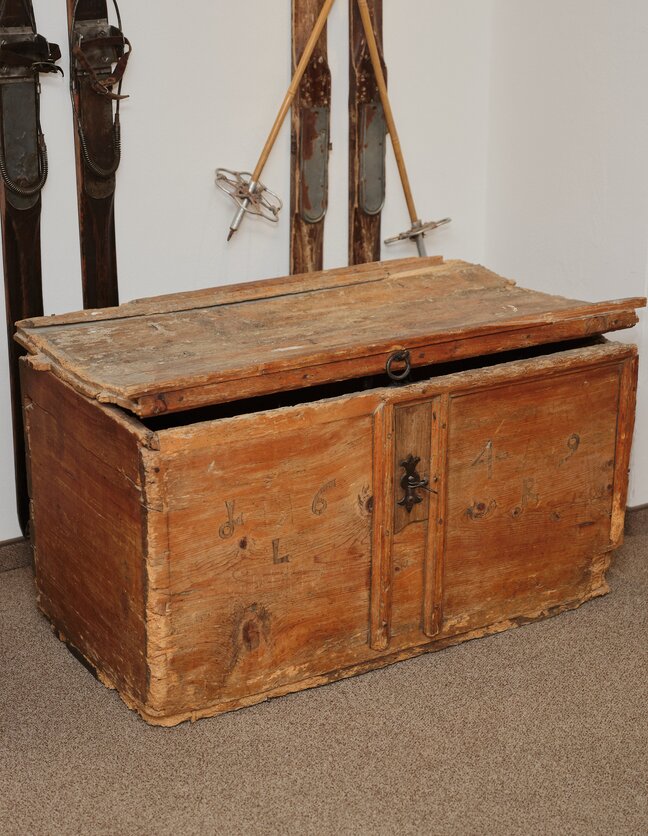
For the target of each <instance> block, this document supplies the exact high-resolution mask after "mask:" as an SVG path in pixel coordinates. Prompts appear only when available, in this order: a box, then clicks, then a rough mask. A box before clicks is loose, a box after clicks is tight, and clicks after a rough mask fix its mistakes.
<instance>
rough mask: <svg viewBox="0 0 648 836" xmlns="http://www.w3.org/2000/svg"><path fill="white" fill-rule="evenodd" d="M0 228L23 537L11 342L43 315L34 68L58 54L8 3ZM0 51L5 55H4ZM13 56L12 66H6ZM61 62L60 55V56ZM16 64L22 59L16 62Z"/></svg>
mask: <svg viewBox="0 0 648 836" xmlns="http://www.w3.org/2000/svg"><path fill="white" fill-rule="evenodd" d="M0 40H1V42H2V50H3V55H2V57H1V58H0V65H1V70H2V72H1V74H0V150H1V151H2V158H3V176H2V177H0V221H1V223H2V256H3V267H4V290H5V294H4V295H5V315H6V324H7V337H8V357H9V392H10V397H11V417H12V434H13V451H14V474H15V485H16V507H17V512H18V522H19V525H20V528H21V530H22V531H23V533H24V534H26V533H27V527H28V523H29V497H28V493H27V477H26V470H25V440H24V425H23V414H22V405H21V396H20V373H19V359H20V357H21V355H22V354H24V352H23V351H22V350H21V349H20V348H19V346H18V345H17V344H16V342H15V341H14V335H15V331H16V329H15V322H16V321H18V320H20V319H24V318H26V317H31V316H36V317H40V316H42V315H43V291H42V271H41V243H40V218H41V206H42V200H41V192H42V189H43V186H44V185H45V181H46V178H47V170H46V167H45V169H44V168H43V161H44V159H43V153H45V154H46V150H45V145H44V138H43V136H42V131H41V127H40V123H39V112H40V102H39V95H40V87H39V81H38V73H39V71H40V70H36V71H35V70H34V67H32V66H31V62H34V66H36V65H37V63H38V62H43V63H41V64H40V67H41V68H42V71H43V72H45V71H47V70H46V67H47V66H48V65H47V63H46V62H47V61H48V59H49V60H52V63H53V60H54V59H55V52H56V51H57V50H58V47H55V45H52V44H47V43H41V44H40V46H37V45H36V44H37V41H36V24H35V20H34V10H33V8H32V4H31V2H24V0H7V1H6V2H4V3H3V4H2V8H1V9H0ZM5 51H6V52H5ZM12 54H13V59H12V58H10V57H9V56H11V55H12ZM58 54H60V53H58ZM16 56H22V60H21V59H20V58H18V59H16Z"/></svg>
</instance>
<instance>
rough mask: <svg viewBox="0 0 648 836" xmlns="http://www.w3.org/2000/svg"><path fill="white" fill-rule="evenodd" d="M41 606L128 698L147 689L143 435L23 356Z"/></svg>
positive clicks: (68, 638) (56, 625)
mask: <svg viewBox="0 0 648 836" xmlns="http://www.w3.org/2000/svg"><path fill="white" fill-rule="evenodd" d="M22 385H23V395H24V408H25V418H26V421H25V423H26V430H27V447H28V452H29V457H30V467H29V475H30V496H31V506H32V528H33V530H32V538H33V541H34V555H35V571H36V586H37V589H38V596H39V605H40V607H41V609H42V610H43V611H44V613H45V614H46V615H47V616H48V617H49V618H50V619H51V620H52V622H53V624H54V626H55V627H56V629H57V631H58V632H59V635H60V636H61V637H62V638H63V639H65V640H66V641H68V642H70V643H71V644H72V645H73V646H74V647H75V648H76V649H77V650H79V651H80V652H81V653H82V654H83V656H84V657H85V658H86V659H88V660H89V661H90V663H91V664H92V665H93V666H94V667H96V668H97V669H98V670H100V671H101V673H102V676H103V679H104V681H106V682H108V683H111V684H112V685H115V686H116V687H117V688H119V690H120V692H123V693H124V694H125V695H126V696H127V697H129V696H130V697H131V698H135V699H138V700H141V699H142V698H143V697H144V695H145V691H146V677H147V670H146V659H145V649H146V641H145V619H144V607H145V601H144V598H145V590H144V586H145V584H144V574H143V560H142V483H141V478H140V472H139V468H138V461H139V455H138V450H139V446H140V439H138V437H137V434H136V433H135V432H134V431H131V430H130V429H129V428H128V426H127V422H126V421H123V420H119V418H118V417H117V415H116V411H114V410H108V409H105V408H103V407H101V406H98V405H97V404H93V403H92V402H90V401H88V400H86V399H85V398H83V397H82V396H80V395H78V394H77V393H76V392H74V390H73V389H72V388H71V387H69V386H67V385H66V384H65V383H62V382H61V381H60V380H58V379H56V378H55V377H54V376H53V375H52V374H50V373H49V372H44V371H37V370H36V369H34V368H33V367H32V366H31V365H30V364H29V363H27V362H25V361H23V368H22Z"/></svg>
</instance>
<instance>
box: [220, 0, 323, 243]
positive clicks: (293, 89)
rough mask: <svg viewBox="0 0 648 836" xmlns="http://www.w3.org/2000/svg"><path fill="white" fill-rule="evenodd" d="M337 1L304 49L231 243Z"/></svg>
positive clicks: (241, 207)
mask: <svg viewBox="0 0 648 836" xmlns="http://www.w3.org/2000/svg"><path fill="white" fill-rule="evenodd" d="M334 3H335V0H326V2H325V3H324V5H323V6H322V11H321V12H320V14H319V17H318V18H317V21H316V23H315V26H314V28H313V31H312V33H311V35H310V37H309V39H308V41H307V42H306V46H305V47H304V52H303V55H302V57H301V60H300V62H299V64H298V65H297V69H296V70H295V74H294V75H293V78H292V81H291V82H290V87H289V88H288V92H287V93H286V95H285V97H284V100H283V102H282V104H281V107H280V108H279V113H278V114H277V118H276V119H275V121H274V125H273V126H272V128H271V130H270V133H269V135H268V138H267V140H266V143H265V145H264V146H263V150H262V151H261V156H260V157H259V161H258V162H257V164H256V167H255V169H254V171H253V172H252V175H251V177H250V181H249V183H248V184H247V190H248V195H247V196H245V197H243V199H242V200H241V203H240V205H239V208H238V210H237V212H236V214H235V215H234V219H233V220H232V223H231V226H230V230H229V234H228V236H227V240H228V241H229V240H230V239H231V238H232V236H233V235H234V233H235V232H236V230H237V229H238V228H239V226H240V225H241V221H242V220H243V216H244V215H245V212H246V211H247V209H248V207H249V205H250V203H251V199H252V196H253V195H254V194H255V192H256V191H257V189H258V187H259V180H260V178H261V174H262V172H263V169H264V167H265V164H266V162H267V161H268V157H269V156H270V152H271V151H272V149H273V147H274V144H275V142H276V141H277V136H278V135H279V131H280V130H281V126H282V125H283V123H284V120H285V118H286V115H287V114H288V111H289V110H290V108H291V106H292V103H293V101H294V99H295V96H296V95H297V91H298V90H299V85H300V83H301V80H302V78H303V76H304V73H305V72H306V68H307V67H308V62H309V61H310V60H311V58H312V56H313V52H314V51H315V47H316V46H317V42H318V41H319V38H320V35H321V34H322V30H323V29H324V26H325V25H326V21H327V19H328V16H329V12H330V11H331V8H332V7H333V4H334Z"/></svg>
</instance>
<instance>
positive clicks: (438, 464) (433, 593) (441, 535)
mask: <svg viewBox="0 0 648 836" xmlns="http://www.w3.org/2000/svg"><path fill="white" fill-rule="evenodd" d="M449 405H450V398H449V396H448V395H441V396H440V397H438V398H435V399H434V400H433V401H432V424H431V427H432V433H431V440H430V449H431V451H432V464H431V468H430V472H431V474H432V476H431V479H430V487H431V488H432V489H433V490H435V491H437V493H436V494H432V495H431V501H430V518H429V521H428V539H427V544H426V553H425V569H424V572H425V578H424V596H423V632H424V633H425V634H426V635H427V636H430V637H432V636H435V635H436V634H437V633H438V632H439V630H440V629H441V624H442V621H443V612H442V602H443V559H444V555H445V539H446V530H447V525H446V506H447V496H448V415H449Z"/></svg>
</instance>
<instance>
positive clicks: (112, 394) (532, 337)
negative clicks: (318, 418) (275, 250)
mask: <svg viewBox="0 0 648 836" xmlns="http://www.w3.org/2000/svg"><path fill="white" fill-rule="evenodd" d="M373 269H374V268H370V269H369V270H368V273H367V274H365V275H366V276H371V279H368V280H367V281H356V282H353V281H352V282H351V283H350V284H348V285H346V286H345V285H344V284H339V282H340V273H339V272H338V273H337V274H336V275H335V276H334V282H333V286H330V285H328V284H327V281H326V274H323V277H324V278H323V282H322V284H323V285H324V287H322V289H317V288H312V289H309V290H304V291H303V292H296V293H294V294H290V295H288V296H286V295H279V296H269V297H266V298H262V299H258V300H254V301H252V300H251V301H248V302H231V303H223V304H212V305H210V306H206V307H200V308H194V309H192V310H184V311H182V312H178V313H172V312H170V311H166V312H163V313H154V314H147V313H145V312H144V311H145V310H146V308H145V307H142V305H141V304H140V306H139V307H137V308H136V310H137V311H138V313H137V314H131V315H130V316H126V317H124V318H104V319H100V318H99V317H98V318H97V319H98V321H93V320H92V318H91V317H90V318H85V319H82V321H81V322H70V318H69V317H66V318H65V319H64V320H63V321H62V322H59V319H58V318H56V317H53V318H50V319H42V320H35V321H31V322H24V323H21V324H20V327H19V330H18V340H19V342H20V343H21V344H22V345H23V346H25V347H26V348H28V350H29V351H31V352H32V353H36V352H42V353H43V354H45V355H46V356H48V357H49V358H50V359H51V360H52V361H53V363H52V369H53V371H54V373H55V374H57V375H58V376H60V377H61V379H64V380H68V381H69V382H71V383H72V385H74V386H75V387H77V388H78V389H79V391H82V392H83V393H84V394H87V395H89V396H91V397H95V398H97V399H98V400H100V401H102V402H110V403H115V404H117V405H120V406H123V407H125V408H127V409H130V410H131V411H133V412H135V413H136V414H138V415H141V416H147V415H149V416H150V415H157V414H160V413H163V412H173V411H177V410H184V409H189V408H191V407H196V406H201V405H206V404H210V403H216V402H219V401H227V400H233V399H240V398H242V397H252V396H255V395H261V394H267V393H269V392H278V391H281V390H285V389H297V388H302V387H305V386H312V385H314V384H316V383H326V382H331V381H335V380H340V379H342V378H354V377H359V376H362V375H372V374H379V373H382V372H384V370H385V366H386V362H387V360H388V359H389V357H390V355H391V354H392V353H393V352H395V351H398V350H401V349H407V350H409V351H410V355H411V364H412V366H413V367H416V366H426V365H431V364H435V363H440V362H443V361H446V360H451V359H459V358H461V357H468V356H478V355H480V354H484V353H494V352H499V351H504V350H507V349H512V348H519V347H522V346H529V345H535V344H538V343H543V342H545V343H546V342H556V341H559V340H565V339H575V338H578V337H582V336H586V335H591V334H597V333H603V332H605V331H611V330H615V329H618V328H626V327H630V326H631V325H633V324H635V323H636V321H637V317H636V313H635V310H634V309H635V308H636V307H640V306H643V305H644V304H645V300H644V299H627V300H620V301H612V302H600V303H591V304H587V303H584V302H578V301H574V300H569V299H565V298H563V297H557V296H550V295H548V294H543V293H537V292H534V291H530V290H525V289H523V288H519V287H517V286H515V285H514V284H512V283H511V282H509V281H507V280H505V279H503V278H501V277H499V276H497V275H496V274H494V273H492V272H490V271H488V270H486V269H485V268H483V267H479V266H476V265H469V264H466V263H464V262H450V263H449V264H435V263H434V262H429V261H423V260H421V265H420V267H418V268H413V267H412V266H411V261H408V262H406V266H405V267H404V268H403V269H401V270H399V269H398V268H393V272H389V274H388V275H387V276H384V275H383V276H382V277H381V273H380V270H378V272H377V274H376V273H373V272H372V271H373ZM351 275H353V272H351ZM181 301H182V300H181ZM153 304H154V305H155V304H157V303H153ZM133 346H137V347H138V350H137V351H136V352H135V351H133Z"/></svg>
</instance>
